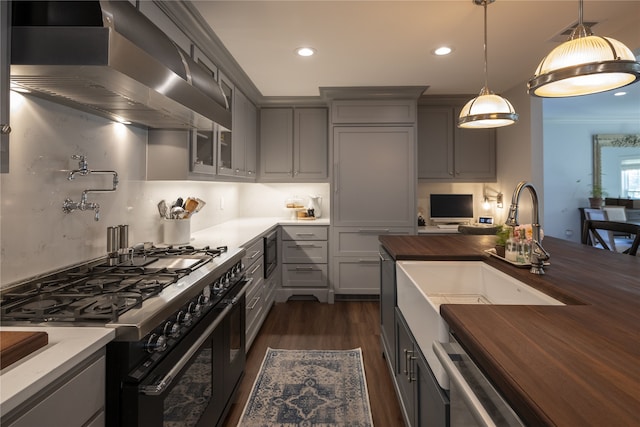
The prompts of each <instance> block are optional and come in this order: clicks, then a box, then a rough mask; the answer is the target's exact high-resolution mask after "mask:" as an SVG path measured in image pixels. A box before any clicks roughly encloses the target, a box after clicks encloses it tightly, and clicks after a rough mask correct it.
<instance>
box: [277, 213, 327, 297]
mask: <svg viewBox="0 0 640 427" xmlns="http://www.w3.org/2000/svg"><path fill="white" fill-rule="evenodd" d="M281 231H282V239H281V251H280V253H281V254H282V255H281V260H282V286H281V288H280V289H278V295H277V300H278V301H286V300H287V299H289V298H290V297H292V296H299V295H312V296H315V297H316V298H317V299H318V300H319V301H321V302H327V300H328V291H329V281H328V269H327V263H328V254H329V249H328V243H329V242H328V237H329V233H328V228H327V227H325V226H319V225H311V226H300V225H285V226H282V227H281Z"/></svg>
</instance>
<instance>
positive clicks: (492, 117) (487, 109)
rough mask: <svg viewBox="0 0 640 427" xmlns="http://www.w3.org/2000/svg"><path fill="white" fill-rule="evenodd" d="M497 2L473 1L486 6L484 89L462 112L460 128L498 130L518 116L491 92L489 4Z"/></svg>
mask: <svg viewBox="0 0 640 427" xmlns="http://www.w3.org/2000/svg"><path fill="white" fill-rule="evenodd" d="M494 1H495V0H473V2H474V3H475V4H476V5H478V6H484V87H483V88H482V90H481V91H480V94H479V95H478V96H477V97H475V98H473V99H472V100H471V101H469V102H467V103H466V105H465V106H464V107H463V108H462V111H461V112H460V117H459V118H458V127H461V128H497V127H501V126H507V125H511V124H514V123H515V122H517V121H518V114H516V111H515V110H514V109H513V105H511V103H510V102H509V101H507V99H506V98H503V97H501V96H499V95H496V94H494V93H493V92H491V91H490V90H489V83H488V82H489V77H488V74H489V72H488V71H487V4H489V3H493V2H494Z"/></svg>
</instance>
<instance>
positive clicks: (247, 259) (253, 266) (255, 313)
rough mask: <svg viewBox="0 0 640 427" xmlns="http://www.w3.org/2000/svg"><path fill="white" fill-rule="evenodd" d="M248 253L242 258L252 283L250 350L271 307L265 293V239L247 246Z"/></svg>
mask: <svg viewBox="0 0 640 427" xmlns="http://www.w3.org/2000/svg"><path fill="white" fill-rule="evenodd" d="M245 249H246V254H245V256H244V258H243V259H242V263H243V264H244V266H245V271H246V275H247V279H249V280H251V284H250V285H249V288H248V289H247V293H246V301H247V304H246V312H247V317H246V338H247V343H246V351H249V348H250V347H251V344H253V340H254V339H255V338H256V335H258V331H259V330H260V326H262V321H263V319H264V317H265V316H264V314H265V311H268V309H269V307H267V306H265V304H264V303H265V298H264V297H265V294H264V241H263V237H262V236H260V237H259V238H258V239H256V240H254V241H253V242H252V243H250V244H248V245H247V246H246V248H245Z"/></svg>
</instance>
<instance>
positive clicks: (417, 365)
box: [394, 308, 449, 427]
mask: <svg viewBox="0 0 640 427" xmlns="http://www.w3.org/2000/svg"><path fill="white" fill-rule="evenodd" d="M395 333H396V347H395V355H394V356H395V366H394V381H395V384H396V388H397V391H398V395H399V396H398V397H399V398H400V404H401V407H402V409H403V411H404V416H405V421H406V423H407V425H408V426H409V427H426V426H429V427H433V426H435V427H448V426H449V398H448V397H447V395H446V394H445V392H444V391H443V390H442V389H441V388H440V386H439V385H438V382H437V381H436V379H435V377H434V376H433V374H432V373H431V371H430V369H429V365H428V364H427V361H426V359H425V357H424V355H423V354H422V352H421V351H420V348H419V347H418V344H417V343H416V341H415V338H413V335H412V334H411V331H410V330H409V327H408V326H407V323H406V322H405V320H404V317H403V316H402V313H401V312H400V310H399V309H397V308H396V315H395Z"/></svg>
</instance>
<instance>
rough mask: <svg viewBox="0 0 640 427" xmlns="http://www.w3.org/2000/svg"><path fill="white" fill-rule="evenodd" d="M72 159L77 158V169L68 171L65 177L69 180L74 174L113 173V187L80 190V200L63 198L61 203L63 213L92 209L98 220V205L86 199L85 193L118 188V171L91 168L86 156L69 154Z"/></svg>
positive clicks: (102, 191)
mask: <svg viewBox="0 0 640 427" xmlns="http://www.w3.org/2000/svg"><path fill="white" fill-rule="evenodd" d="M71 158H72V159H77V160H78V169H74V170H72V171H71V172H69V176H67V179H68V180H69V181H73V180H74V179H75V177H76V175H80V176H87V175H91V174H93V175H113V188H97V189H88V190H84V191H83V192H82V196H80V202H74V201H72V200H71V199H65V201H64V204H63V205H62V210H63V211H64V212H65V213H70V212H73V211H75V210H76V209H77V210H80V211H86V210H92V211H93V212H94V213H95V215H94V218H95V220H96V221H99V220H100V205H99V204H97V203H94V202H88V201H87V198H88V197H87V194H89V193H104V192H110V191H116V188H118V172H116V171H106V170H105V171H101V170H91V169H89V166H88V164H87V158H86V157H85V156H83V155H79V154H74V155H73V156H71Z"/></svg>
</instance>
